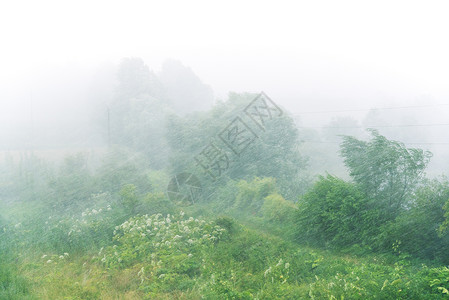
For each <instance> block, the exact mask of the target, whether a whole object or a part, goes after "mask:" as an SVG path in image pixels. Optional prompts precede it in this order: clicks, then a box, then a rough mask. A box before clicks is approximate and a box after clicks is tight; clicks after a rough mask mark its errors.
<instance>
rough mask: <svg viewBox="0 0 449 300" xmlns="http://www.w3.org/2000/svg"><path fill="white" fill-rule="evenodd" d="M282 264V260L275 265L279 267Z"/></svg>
mask: <svg viewBox="0 0 449 300" xmlns="http://www.w3.org/2000/svg"><path fill="white" fill-rule="evenodd" d="M281 264H282V258H281V259H280V260H279V262H278V263H277V265H276V267H279V266H280V265H281Z"/></svg>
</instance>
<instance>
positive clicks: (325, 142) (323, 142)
mask: <svg viewBox="0 0 449 300" xmlns="http://www.w3.org/2000/svg"><path fill="white" fill-rule="evenodd" d="M301 142H303V143H315V144H341V142H329V141H306V140H301ZM402 143H403V144H405V145H449V143H407V142H402Z"/></svg>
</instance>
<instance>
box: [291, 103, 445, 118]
mask: <svg viewBox="0 0 449 300" xmlns="http://www.w3.org/2000/svg"><path fill="white" fill-rule="evenodd" d="M448 105H449V103H439V104H427V105H410V106H391V107H378V108H365V109H343V110H317V111H303V112H300V113H295V114H293V115H294V116H299V115H303V114H325V113H339V112H362V111H370V110H393V109H411V108H426V107H435V106H448Z"/></svg>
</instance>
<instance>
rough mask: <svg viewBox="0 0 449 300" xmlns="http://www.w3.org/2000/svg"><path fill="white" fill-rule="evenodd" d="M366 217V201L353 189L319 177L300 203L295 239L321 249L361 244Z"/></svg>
mask: <svg viewBox="0 0 449 300" xmlns="http://www.w3.org/2000/svg"><path fill="white" fill-rule="evenodd" d="M366 216H367V207H366V199H365V198H364V196H363V194H362V192H361V191H360V190H359V189H358V187H357V186H356V185H354V184H352V183H350V182H345V181H344V180H342V179H339V178H337V177H333V176H331V175H328V176H327V177H322V176H321V177H320V178H319V180H318V181H317V182H316V183H315V185H314V186H313V188H312V189H311V190H310V191H309V192H308V193H307V194H305V195H304V196H303V197H301V199H300V201H299V211H298V226H299V228H298V235H299V236H298V239H300V240H302V241H307V242H310V243H312V244H316V245H321V246H325V245H329V246H337V247H347V246H350V245H353V244H356V243H360V242H361V241H362V240H363V239H364V237H363V234H364V233H365V232H366V230H365V229H366V228H367V226H371V223H370V222H369V221H370V220H369V218H366ZM367 222H368V223H367Z"/></svg>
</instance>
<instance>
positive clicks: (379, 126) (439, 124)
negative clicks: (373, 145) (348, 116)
mask: <svg viewBox="0 0 449 300" xmlns="http://www.w3.org/2000/svg"><path fill="white" fill-rule="evenodd" d="M436 126H449V123H436V124H398V125H368V126H297V127H298V128H304V129H305V128H319V129H328V128H332V129H351V128H394V127H436Z"/></svg>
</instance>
